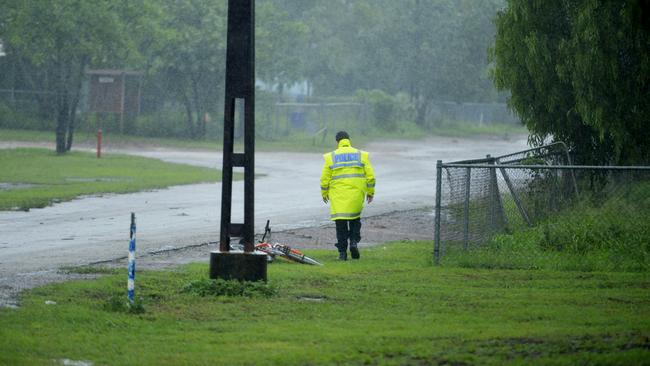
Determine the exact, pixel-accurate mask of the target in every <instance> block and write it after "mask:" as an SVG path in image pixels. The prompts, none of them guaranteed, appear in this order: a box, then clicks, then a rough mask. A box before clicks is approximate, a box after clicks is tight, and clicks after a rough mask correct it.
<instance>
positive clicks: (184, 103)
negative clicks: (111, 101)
mask: <svg viewBox="0 0 650 366" xmlns="http://www.w3.org/2000/svg"><path fill="white" fill-rule="evenodd" d="M502 2H503V0H487V1H480V2H476V1H472V0H462V1H452V0H436V1H423V0H405V1H391V0H372V1H371V0H356V1H349V0H336V1H332V0H310V1H293V0H258V1H257V2H256V15H255V17H256V29H255V31H256V53H257V54H256V67H257V77H258V80H259V81H261V82H263V83H264V84H265V87H266V88H267V90H271V91H272V92H271V94H272V95H273V93H275V94H276V98H277V100H282V98H283V94H284V93H285V92H286V90H287V89H288V88H290V87H291V86H293V85H295V84H296V83H300V84H302V85H306V86H307V90H308V92H307V94H309V95H314V96H319V97H333V96H343V95H345V96H353V95H357V91H358V90H366V91H372V90H378V91H381V93H384V94H386V95H387V96H389V97H392V96H395V95H397V94H400V93H401V94H402V95H405V96H407V100H408V102H409V103H410V104H412V105H413V106H414V108H412V110H413V111H414V114H415V116H414V117H413V118H412V120H415V121H416V122H417V123H418V124H419V125H423V124H424V123H425V122H426V118H427V112H428V110H429V108H430V105H431V103H432V101H435V100H444V101H456V102H460V101H494V100H497V99H498V95H497V94H496V92H495V90H494V88H493V86H492V85H491V83H490V81H489V78H488V77H487V67H488V59H487V53H486V50H487V48H488V46H489V44H490V42H491V40H492V38H493V36H494V33H495V29H494V28H495V27H494V24H492V21H491V19H492V17H493V15H494V14H495V13H496V10H497V8H498V7H499V6H500V5H501V4H502ZM226 7H227V2H226V1H225V0H192V1H174V0H137V1H126V0H119V1H111V2H105V1H97V0H90V1H79V0H56V1H9V2H2V3H0V42H2V44H3V46H4V47H3V48H4V50H5V52H6V56H4V57H0V69H2V73H0V89H3V88H4V89H11V90H14V89H18V90H21V89H22V90H30V91H38V92H39V93H40V92H43V94H38V95H37V97H38V100H37V101H36V102H34V109H38V110H39V111H40V114H39V117H38V118H41V119H42V120H50V121H52V120H56V123H55V124H56V131H57V151H59V152H63V151H67V150H69V149H70V147H71V145H72V141H73V140H72V138H73V133H74V129H75V125H76V124H78V121H77V119H78V110H79V103H80V96H82V95H83V93H84V91H83V81H84V78H85V77H86V76H85V75H84V70H86V69H130V70H141V71H143V72H144V78H143V90H142V98H143V100H142V113H143V114H144V116H143V120H141V121H136V122H133V121H129V122H128V123H127V124H126V126H125V128H126V132H131V133H133V132H135V131H136V130H138V129H143V130H147V131H151V130H154V129H155V127H151V125H154V124H155V122H156V121H160V120H164V121H165V124H164V125H165V126H168V127H165V128H166V129H170V130H172V131H178V130H180V131H181V132H182V135H184V136H185V137H189V138H200V137H203V136H205V134H206V123H205V122H206V120H208V119H209V117H208V114H212V115H217V116H218V115H219V114H220V112H221V109H222V108H223V106H222V96H223V88H224V85H223V84H224V69H225V46H226V39H225V37H226V34H225V25H226ZM373 93H374V94H373V95H375V94H377V93H376V92H373ZM384 99H385V98H384ZM373 108H374V107H373ZM378 108H382V107H381V106H380V107H378ZM0 110H3V109H2V108H0ZM11 117H12V118H14V117H15V118H22V117H20V116H13V115H12V116H11ZM7 118H8V117H7ZM384 118H386V117H384ZM22 119H24V120H26V121H28V122H29V121H30V120H28V119H25V118H22ZM147 121H153V122H147ZM167 121H173V122H172V123H167ZM183 121H184V122H183ZM384 122H386V121H384ZM143 123H144V125H142V124H143ZM390 123H392V124H394V123H395V121H394V120H393V121H391V122H390ZM390 123H388V125H389V126H388V127H389V128H393V127H392V126H390ZM30 125H33V123H31V122H30ZM49 125H51V123H50V124H49ZM46 126H48V124H47V123H44V124H43V126H42V128H45V127H46ZM6 127H10V126H6Z"/></svg>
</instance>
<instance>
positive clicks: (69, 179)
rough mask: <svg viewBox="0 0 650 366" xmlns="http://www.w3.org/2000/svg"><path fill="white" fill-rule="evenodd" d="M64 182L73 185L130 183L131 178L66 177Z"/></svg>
mask: <svg viewBox="0 0 650 366" xmlns="http://www.w3.org/2000/svg"><path fill="white" fill-rule="evenodd" d="M65 180H66V182H75V183H92V182H132V181H133V179H132V178H116V177H101V178H97V177H94V178H81V177H66V178H65Z"/></svg>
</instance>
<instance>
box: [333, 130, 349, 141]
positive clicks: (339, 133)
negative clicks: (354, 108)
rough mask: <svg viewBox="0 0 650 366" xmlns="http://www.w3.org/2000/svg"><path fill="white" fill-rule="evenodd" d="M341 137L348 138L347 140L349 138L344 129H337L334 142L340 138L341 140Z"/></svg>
mask: <svg viewBox="0 0 650 366" xmlns="http://www.w3.org/2000/svg"><path fill="white" fill-rule="evenodd" d="M343 139H348V140H349V139H350V135H348V133H347V132H345V131H339V132H337V133H336V142H339V141H341V140H343Z"/></svg>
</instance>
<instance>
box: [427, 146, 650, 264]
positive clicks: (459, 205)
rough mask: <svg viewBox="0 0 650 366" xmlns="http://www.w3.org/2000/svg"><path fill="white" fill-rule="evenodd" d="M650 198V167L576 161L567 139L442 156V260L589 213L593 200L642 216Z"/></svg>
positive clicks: (438, 230) (438, 226)
mask: <svg viewBox="0 0 650 366" xmlns="http://www.w3.org/2000/svg"><path fill="white" fill-rule="evenodd" d="M639 198H640V199H641V200H645V201H647V200H650V167H623V166H606V167H602V166H575V165H571V159H570V155H569V154H568V151H567V149H566V146H565V145H564V144H562V143H556V144H552V145H547V146H543V147H539V148H535V149H530V150H525V151H521V152H517V153H514V154H508V155H503V156H499V157H490V156H488V157H486V158H483V159H476V160H466V161H459V162H452V163H442V162H441V161H438V164H437V183H436V208H435V209H436V221H435V244H434V260H435V261H436V262H438V261H439V259H440V257H441V256H442V255H444V253H445V251H446V250H448V249H450V248H458V249H465V250H467V249H470V248H472V247H477V246H481V245H483V244H485V243H487V242H488V241H490V240H491V239H492V238H494V236H495V235H497V234H503V233H511V232H513V231H516V230H522V229H525V228H527V227H533V226H535V225H537V224H539V223H541V222H544V221H548V220H552V218H553V217H555V216H556V215H558V214H560V213H568V214H571V215H581V212H583V211H585V212H586V211H588V210H589V208H593V207H596V208H598V207H604V206H610V207H612V209H611V210H610V211H607V212H611V214H615V215H626V216H627V217H629V218H630V219H631V220H650V218H648V217H637V216H638V212H639V211H638V210H637V209H636V204H637V203H640V202H639Z"/></svg>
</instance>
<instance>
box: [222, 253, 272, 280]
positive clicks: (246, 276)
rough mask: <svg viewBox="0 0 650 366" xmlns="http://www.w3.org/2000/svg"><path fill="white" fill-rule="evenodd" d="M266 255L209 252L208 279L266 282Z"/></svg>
mask: <svg viewBox="0 0 650 366" xmlns="http://www.w3.org/2000/svg"><path fill="white" fill-rule="evenodd" d="M266 266H267V261H266V254H257V253H242V252H220V251H213V252H210V278H212V279H217V278H221V279H224V280H239V281H264V282H266V281H267V277H266Z"/></svg>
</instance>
